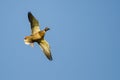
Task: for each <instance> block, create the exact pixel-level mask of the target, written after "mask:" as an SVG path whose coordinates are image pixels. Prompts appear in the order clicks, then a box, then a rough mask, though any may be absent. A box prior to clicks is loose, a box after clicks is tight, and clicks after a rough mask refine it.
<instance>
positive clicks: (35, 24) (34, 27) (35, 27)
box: [28, 12, 40, 34]
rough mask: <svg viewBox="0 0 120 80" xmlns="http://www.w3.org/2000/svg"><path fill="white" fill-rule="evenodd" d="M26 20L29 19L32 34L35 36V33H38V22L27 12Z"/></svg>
mask: <svg viewBox="0 0 120 80" xmlns="http://www.w3.org/2000/svg"><path fill="white" fill-rule="evenodd" d="M28 19H29V22H30V25H31V31H32V34H35V33H36V32H38V31H40V28H39V22H38V20H37V19H36V18H35V17H34V16H33V15H32V13H31V12H28Z"/></svg>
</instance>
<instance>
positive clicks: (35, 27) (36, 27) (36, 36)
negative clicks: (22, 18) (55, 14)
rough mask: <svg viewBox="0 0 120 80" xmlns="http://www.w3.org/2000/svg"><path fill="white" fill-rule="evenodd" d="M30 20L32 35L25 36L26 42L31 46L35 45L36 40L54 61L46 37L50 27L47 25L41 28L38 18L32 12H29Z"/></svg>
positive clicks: (49, 58)
mask: <svg viewBox="0 0 120 80" xmlns="http://www.w3.org/2000/svg"><path fill="white" fill-rule="evenodd" d="M28 20H29V22H30V26H31V35H29V36H25V38H24V43H25V44H27V45H30V46H31V47H34V43H35V42H36V43H37V44H38V45H39V46H40V48H41V49H42V51H43V53H44V54H45V56H46V57H47V58H48V60H50V61H52V60H53V58H52V55H51V50H50V45H49V43H48V42H47V41H46V40H45V38H44V36H45V34H46V32H47V31H48V30H50V28H48V27H45V28H44V29H43V30H40V24H39V22H38V20H37V19H36V18H35V17H34V16H33V14H32V13H31V12H28Z"/></svg>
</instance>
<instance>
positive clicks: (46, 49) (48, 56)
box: [38, 39, 52, 60]
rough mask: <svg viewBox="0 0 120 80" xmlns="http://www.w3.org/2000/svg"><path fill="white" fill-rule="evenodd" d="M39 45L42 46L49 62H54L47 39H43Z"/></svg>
mask: <svg viewBox="0 0 120 80" xmlns="http://www.w3.org/2000/svg"><path fill="white" fill-rule="evenodd" d="M38 44H39V45H40V47H41V49H42V51H43V52H44V54H45V55H46V57H47V58H48V59H49V60H52V55H51V51H50V46H49V44H48V42H47V41H46V40H45V39H42V40H41V41H40V42H38Z"/></svg>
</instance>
